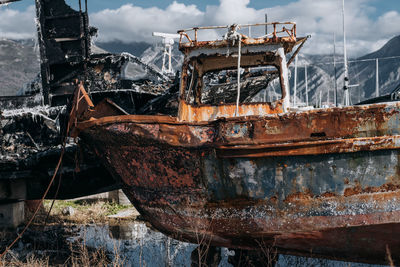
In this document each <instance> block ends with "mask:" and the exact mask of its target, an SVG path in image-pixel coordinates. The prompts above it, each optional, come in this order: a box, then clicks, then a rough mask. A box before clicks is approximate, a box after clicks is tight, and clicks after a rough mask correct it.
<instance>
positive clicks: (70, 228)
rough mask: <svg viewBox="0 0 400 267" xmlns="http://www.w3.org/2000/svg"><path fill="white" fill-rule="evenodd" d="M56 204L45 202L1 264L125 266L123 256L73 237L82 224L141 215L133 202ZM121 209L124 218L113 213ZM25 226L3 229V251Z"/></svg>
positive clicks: (1, 239)
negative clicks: (127, 203)
mask: <svg viewBox="0 0 400 267" xmlns="http://www.w3.org/2000/svg"><path fill="white" fill-rule="evenodd" d="M52 204H53V202H52V201H45V202H44V204H43V206H42V207H41V209H40V211H39V213H38V215H37V216H36V218H35V219H34V221H33V223H32V225H31V226H30V227H29V228H28V230H27V231H26V232H25V234H24V235H23V236H22V238H21V239H20V240H19V241H18V242H17V243H16V244H15V245H14V246H13V247H12V249H11V250H10V251H9V252H8V253H7V254H6V255H5V256H4V257H3V258H1V259H0V266H90V267H92V266H108V265H110V264H111V265H112V266H123V261H122V260H121V259H119V257H114V258H113V259H111V258H110V257H109V255H107V253H106V252H105V251H104V250H102V249H97V250H96V249H93V248H89V247H86V246H85V244H82V243H81V242H79V241H80V240H74V241H71V239H70V238H71V236H74V232H76V231H77V226H78V225H84V224H104V223H108V222H109V221H110V220H135V219H137V216H138V213H137V212H135V210H134V208H133V207H132V206H124V205H119V204H116V203H112V202H103V201H101V202H99V201H96V202H92V203H90V202H87V201H84V200H80V201H55V202H54V204H53V205H52ZM51 206H53V207H52V208H51ZM50 208H51V212H50V213H49V210H50ZM120 212H122V214H125V215H124V216H123V217H124V218H121V217H118V216H112V215H115V214H117V213H120ZM26 213H27V216H26V218H27V221H28V220H29V219H30V217H31V216H32V212H31V211H29V210H28V209H27V210H26ZM109 216H110V217H109ZM23 227H24V225H22V226H21V227H19V228H18V229H17V230H15V229H14V230H11V229H10V230H3V231H2V232H1V233H0V246H1V248H2V251H3V250H4V248H5V247H6V246H8V245H9V244H10V243H11V242H12V241H13V240H14V239H15V238H16V237H17V233H18V232H20V231H22V229H23Z"/></svg>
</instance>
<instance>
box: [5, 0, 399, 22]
mask: <svg viewBox="0 0 400 267" xmlns="http://www.w3.org/2000/svg"><path fill="white" fill-rule="evenodd" d="M82 1H84V0H82ZM296 1H297V0H252V1H250V3H249V7H252V8H255V9H262V8H268V7H273V6H285V5H287V4H288V3H291V2H296ZM316 1H323V0H316ZM338 1H340V0H338ZM351 1H352V0H346V2H351ZM67 2H68V3H71V5H75V6H76V7H77V6H78V5H77V4H76V3H77V2H78V0H67ZM172 2H173V1H172V0H112V1H109V0H88V5H89V11H90V12H98V11H100V10H103V9H106V8H109V9H116V8H119V7H120V6H122V5H125V4H133V5H135V6H140V7H144V8H148V7H154V6H156V7H159V8H162V9H165V8H166V7H167V6H169V5H170V4H171V3H172ZM178 2H180V3H184V4H187V5H196V6H197V7H198V8H199V9H200V10H205V8H206V6H207V5H218V1H215V0H202V1H194V0H179V1H178ZM33 4H34V1H33V0H22V1H21V2H17V3H14V4H13V5H12V8H16V9H19V10H23V9H26V8H27V7H28V6H29V5H33ZM370 6H371V7H374V8H375V9H376V11H375V12H373V13H371V14H370V15H371V16H372V17H373V18H377V17H379V16H380V15H382V14H383V13H385V12H388V11H390V10H395V11H397V12H399V13H400V0H372V1H370Z"/></svg>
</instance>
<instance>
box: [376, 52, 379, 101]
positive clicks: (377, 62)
mask: <svg viewBox="0 0 400 267" xmlns="http://www.w3.org/2000/svg"><path fill="white" fill-rule="evenodd" d="M375 96H376V97H379V59H376V81H375Z"/></svg>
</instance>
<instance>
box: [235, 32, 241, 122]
mask: <svg viewBox="0 0 400 267" xmlns="http://www.w3.org/2000/svg"><path fill="white" fill-rule="evenodd" d="M241 39H242V38H241V36H240V37H239V44H238V64H237V98H236V110H235V116H239V100H240V59H241V54H242V50H241V46H242V45H241V44H242V42H241V41H242V40H241Z"/></svg>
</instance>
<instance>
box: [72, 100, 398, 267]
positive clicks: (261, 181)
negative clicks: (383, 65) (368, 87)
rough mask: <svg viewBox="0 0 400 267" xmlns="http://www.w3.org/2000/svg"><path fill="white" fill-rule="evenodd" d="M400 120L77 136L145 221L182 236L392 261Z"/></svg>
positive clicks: (314, 115) (214, 125) (91, 129)
mask: <svg viewBox="0 0 400 267" xmlns="http://www.w3.org/2000/svg"><path fill="white" fill-rule="evenodd" d="M399 119H400V104H395V103H391V104H375V105H368V106H355V107H345V108H333V109H320V110H312V111H305V112H289V113H285V114H275V115H268V116H253V117H237V118H229V119H221V120H215V121H211V122H197V123H187V122H180V121H177V120H176V119H175V118H172V117H168V116H139V115H127V116H111V117H103V118H99V119H92V120H88V121H85V122H81V123H79V124H78V128H80V131H81V132H80V137H81V138H82V139H83V141H84V142H85V143H86V144H88V145H89V146H90V147H91V148H92V149H93V150H94V151H95V152H96V153H97V155H99V157H100V158H101V159H102V160H103V163H104V164H105V165H106V167H107V168H108V169H109V170H110V172H111V173H112V175H113V176H114V177H115V178H116V179H117V180H118V181H120V182H121V183H122V184H123V189H124V192H125V193H126V194H127V196H128V198H129V199H130V200H131V201H132V203H133V204H134V205H135V206H136V208H137V209H138V210H139V212H140V213H141V214H142V215H143V217H144V218H145V219H146V220H148V221H149V222H151V223H152V224H153V226H154V227H155V228H157V229H158V230H160V231H161V232H163V233H166V234H168V235H170V236H172V237H174V238H177V239H181V240H185V241H190V242H194V243H199V242H200V241H202V240H203V241H204V240H207V242H210V244H212V245H216V246H225V247H229V248H244V249H257V248H260V247H261V246H270V245H273V246H275V247H277V248H278V250H279V251H280V252H281V253H290V254H298V255H307V256H324V257H329V258H336V259H344V260H352V261H364V262H385V259H386V255H387V252H388V251H392V256H393V257H395V256H394V255H400V239H399V238H397V233H398V230H400V202H399V199H400V154H399V152H400V150H399V149H400V124H399Z"/></svg>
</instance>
